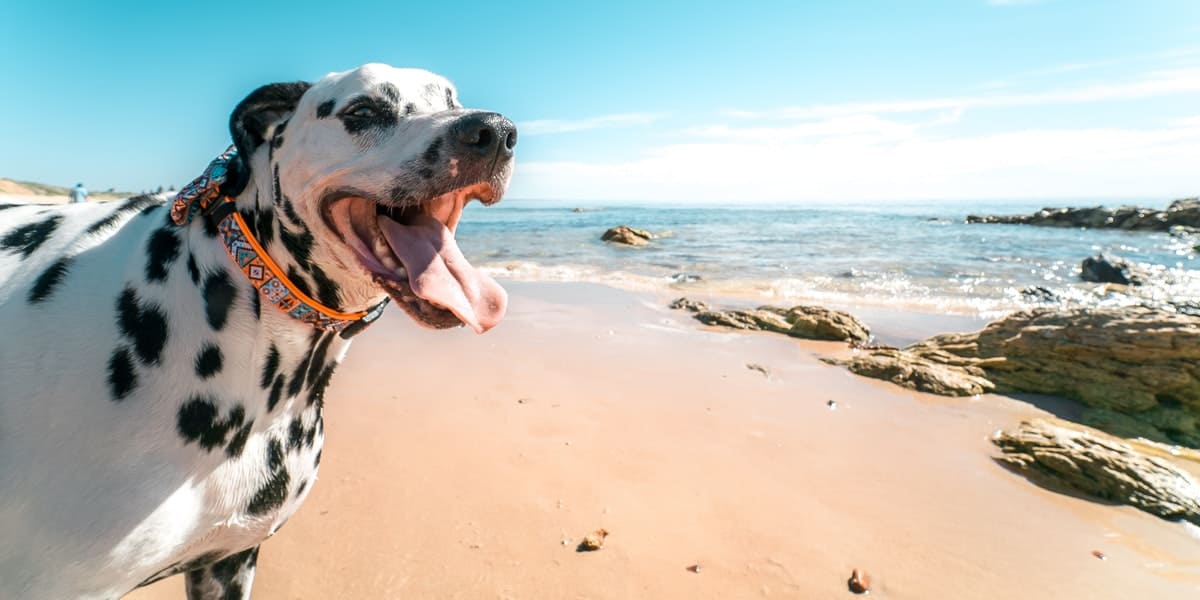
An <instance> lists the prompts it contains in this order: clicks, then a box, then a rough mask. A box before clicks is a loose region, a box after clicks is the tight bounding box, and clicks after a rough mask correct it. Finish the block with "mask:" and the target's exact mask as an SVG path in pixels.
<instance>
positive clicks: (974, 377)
mask: <svg viewBox="0 0 1200 600" xmlns="http://www.w3.org/2000/svg"><path fill="white" fill-rule="evenodd" d="M821 360H822V361H824V362H826V363H829V364H831V365H840V366H843V367H846V368H847V369H850V371H851V372H853V373H855V374H858V375H862V376H863V377H870V378H872V379H882V380H884V381H889V382H891V383H894V384H896V385H898V386H901V387H906V388H908V389H911V390H916V391H918V392H928V393H930V394H938V395H940V396H974V395H976V394H983V393H985V392H990V391H992V390H994V389H995V388H996V386H995V384H993V383H992V382H991V381H988V379H987V378H986V377H985V376H984V371H983V369H980V368H979V367H974V366H957V365H952V364H947V363H944V362H939V361H935V360H930V359H927V358H923V357H921V356H919V355H917V354H913V353H911V352H907V351H905V350H900V349H897V348H876V349H872V350H868V351H867V353H864V354H859V355H856V356H853V357H850V358H822V359H821Z"/></svg>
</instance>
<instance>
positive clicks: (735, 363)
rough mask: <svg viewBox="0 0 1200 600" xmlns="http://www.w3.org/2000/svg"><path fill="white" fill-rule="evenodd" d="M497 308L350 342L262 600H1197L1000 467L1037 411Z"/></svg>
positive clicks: (1195, 540) (900, 325) (907, 324)
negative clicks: (597, 533)
mask: <svg viewBox="0 0 1200 600" xmlns="http://www.w3.org/2000/svg"><path fill="white" fill-rule="evenodd" d="M506 287H508V288H509V290H510V292H511V293H512V303H511V309H510V313H509V317H508V318H507V319H506V321H505V322H504V323H503V324H502V325H501V326H500V327H498V328H497V329H496V330H494V331H492V332H491V333H488V334H486V335H484V336H482V337H477V336H475V335H473V334H471V333H469V332H467V331H452V332H431V331H426V330H421V329H418V328H417V327H416V326H414V325H412V324H411V323H410V322H409V321H408V320H407V318H406V317H405V316H404V315H403V314H402V313H401V312H400V311H394V310H393V311H389V313H388V314H387V315H386V316H385V317H384V318H383V319H382V320H381V322H380V323H378V324H376V325H375V326H374V327H373V328H372V329H371V330H369V331H368V332H367V333H365V334H364V335H362V336H361V337H360V338H359V340H358V341H357V342H356V343H355V345H354V347H353V348H352V349H351V351H350V355H349V357H348V359H347V361H346V362H345V364H344V365H343V366H342V367H341V368H340V369H339V372H338V374H337V375H336V376H335V377H334V382H333V385H332V387H331V388H330V391H329V393H328V394H327V409H326V429H327V442H326V446H325V452H324V461H323V462H322V468H321V477H320V481H319V482H318V483H317V485H316V487H315V489H314V491H313V492H312V495H311V496H310V497H309V499H308V501H307V502H306V504H305V505H304V506H303V507H302V508H301V509H300V511H299V513H298V514H297V515H296V516H295V517H294V518H293V519H292V521H291V522H290V523H288V524H287V525H286V526H285V527H284V528H283V529H282V530H281V531H280V532H279V534H278V535H276V536H275V538H273V539H271V540H270V541H268V542H266V543H265V544H264V546H263V552H262V555H261V557H260V560H259V570H258V577H257V581H256V585H255V597H256V598H266V599H271V598H288V599H293V598H297V599H299V598H303V599H309V598H311V599H317V598H502V599H507V598H513V599H517V598H520V599H525V598H652V599H665V600H670V599H685V598H686V599H693V598H841V597H852V595H851V594H850V592H849V591H848V590H847V586H846V580H847V578H848V577H849V575H850V572H851V570H852V569H854V568H861V569H865V570H866V571H867V572H868V573H869V574H870V576H871V580H872V592H871V597H883V598H923V599H924V598H956V599H965V598H1122V599H1124V598H1184V597H1197V596H1200V558H1197V557H1200V534H1197V533H1196V531H1195V529H1194V528H1191V527H1189V526H1185V525H1181V524H1178V523H1170V522H1166V521H1162V520H1160V519H1157V518H1156V517H1153V516H1150V515H1147V514H1144V513H1141V512H1139V511H1137V510H1135V509H1132V508H1128V507H1116V506H1107V505H1103V504H1099V503H1093V502H1089V501H1086V500H1081V499H1077V498H1073V497H1069V496H1063V495H1058V494H1055V493H1052V492H1049V491H1046V490H1043V489H1041V488H1038V487H1036V486H1034V485H1032V484H1030V483H1028V482H1027V481H1025V480H1024V479H1023V478H1021V477H1020V476H1018V475H1015V474H1012V473H1010V472H1008V471H1006V470H1004V469H1003V468H1001V467H999V466H998V465H997V464H995V463H994V462H993V461H992V459H991V456H992V455H993V448H992V445H991V444H990V442H989V441H988V437H989V435H990V434H991V433H992V432H993V431H994V430H996V429H997V428H1002V427H1010V426H1013V425H1015V424H1016V423H1017V422H1018V421H1019V420H1020V419H1021V418H1022V417H1028V416H1033V415H1038V414H1043V413H1042V412H1041V411H1040V410H1039V409H1037V408H1034V407H1033V406H1031V405H1029V404H1025V403H1023V402H1020V401H1017V400H1013V399H1008V398H1003V397H995V396H984V397H980V398H974V399H954V400H951V399H945V398H939V397H934V396H927V395H924V394H918V393H915V392H907V391H904V390H901V389H899V388H895V387H892V386H889V385H887V384H883V383H880V382H875V381H869V380H865V379H861V378H857V377H854V376H852V375H850V374H848V373H846V372H845V371H843V370H841V369H839V368H836V367H832V366H828V365H825V364H822V363H820V362H819V361H818V360H817V359H816V355H817V354H819V353H834V352H845V351H846V350H844V349H843V347H842V346H841V345H840V344H828V343H816V342H812V343H805V342H799V341H796V340H791V339H788V338H784V337H782V336H770V335H758V334H736V333H725V332H718V331H712V330H706V329H704V328H703V327H702V326H700V325H698V324H695V323H694V322H693V321H691V319H689V318H688V317H687V315H685V314H683V313H678V312H672V311H668V310H666V309H665V308H662V307H663V306H665V304H666V302H667V300H669V298H664V297H657V296H652V295H644V294H643V295H638V294H632V293H628V292H623V291H617V290H614V289H611V288H607V287H603V286H599V285H593V284H583V283H567V284H562V283H508V284H506ZM872 324H873V325H875V326H876V328H877V329H880V330H881V332H882V333H884V334H885V336H894V337H895V338H897V339H899V338H908V337H914V338H915V337H921V336H923V335H926V334H929V333H934V332H935V331H936V330H937V328H938V327H939V325H940V323H939V320H938V318H937V317H918V316H913V317H912V318H911V319H899V320H897V321H896V322H893V323H892V324H890V325H888V324H884V323H872ZM889 332H890V333H889ZM747 363H753V364H758V365H761V366H763V367H765V368H766V369H767V370H768V371H769V376H764V375H763V374H762V373H761V372H759V371H756V370H751V369H748V368H747V366H746V365H747ZM829 400H834V401H835V402H836V405H837V406H836V409H834V410H831V409H830V408H829V407H828V406H827V401H829ZM601 527H603V528H605V529H607V530H608V531H609V532H611V535H610V536H609V538H608V540H607V543H606V545H605V546H604V548H603V549H601V550H599V551H596V552H590V553H580V552H576V545H577V544H578V543H579V541H580V540H581V538H582V537H583V536H584V535H585V534H587V533H588V532H590V531H592V530H594V529H597V528H601ZM1094 550H1098V551H1100V552H1103V553H1104V554H1105V555H1107V560H1099V559H1097V558H1096V557H1095V556H1093V554H1092V552H1093V551H1094ZM695 564H698V565H700V571H699V573H693V572H690V571H689V570H687V567H689V566H690V565H695ZM182 583H183V582H182V578H181V577H175V578H172V579H170V580H166V581H163V582H160V583H158V584H156V585H154V586H152V587H151V588H148V589H145V590H140V591H138V592H136V593H134V594H132V595H131V596H129V598H134V599H138V600H150V599H173V600H174V599H179V598H182V597H183V585H182Z"/></svg>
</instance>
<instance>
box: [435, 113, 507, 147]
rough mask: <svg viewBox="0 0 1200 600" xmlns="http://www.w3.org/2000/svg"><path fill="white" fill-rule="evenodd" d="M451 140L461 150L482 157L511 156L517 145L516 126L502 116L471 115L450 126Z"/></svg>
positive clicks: (489, 114) (490, 114)
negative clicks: (492, 155)
mask: <svg viewBox="0 0 1200 600" xmlns="http://www.w3.org/2000/svg"><path fill="white" fill-rule="evenodd" d="M450 137H451V139H452V140H453V141H454V143H455V145H457V146H458V147H459V148H461V149H462V150H465V151H467V152H471V153H474V154H479V155H483V156H487V155H491V154H500V155H501V156H506V157H507V156H512V153H513V147H514V146H516V145H517V126H516V125H513V122H512V121H509V120H508V119H507V118H505V117H504V115H500V114H497V113H493V112H478V113H471V114H469V115H466V116H464V117H461V118H459V120H458V121H457V122H455V123H454V125H452V126H451V135H450Z"/></svg>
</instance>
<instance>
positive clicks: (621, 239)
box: [600, 225, 654, 246]
mask: <svg viewBox="0 0 1200 600" xmlns="http://www.w3.org/2000/svg"><path fill="white" fill-rule="evenodd" d="M652 239H654V234H652V233H650V232H649V231H646V230H645V229H634V228H632V227H630V226H628V225H618V226H616V227H613V228H611V229H609V230H608V231H605V232H604V235H601V236H600V240H601V241H605V242H609V243H613V244H621V245H625V246H645V245H648V244H649V243H650V240H652Z"/></svg>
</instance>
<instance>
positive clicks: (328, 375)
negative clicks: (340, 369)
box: [308, 362, 337, 406]
mask: <svg viewBox="0 0 1200 600" xmlns="http://www.w3.org/2000/svg"><path fill="white" fill-rule="evenodd" d="M335 368H337V363H332V362H331V363H329V364H328V365H325V368H324V369H321V372H320V374H318V375H317V377H316V379H315V380H314V381H313V382H312V385H310V386H309V388H308V405H310V406H311V405H313V404H316V405H317V406H321V405H323V404H324V402H325V388H327V387H329V381H330V380H331V379H333V370H334V369H335Z"/></svg>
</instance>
